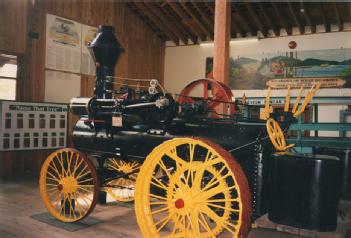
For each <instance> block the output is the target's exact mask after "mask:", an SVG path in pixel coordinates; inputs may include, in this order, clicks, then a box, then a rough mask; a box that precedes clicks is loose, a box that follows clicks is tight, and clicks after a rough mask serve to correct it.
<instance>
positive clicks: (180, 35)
mask: <svg viewBox="0 0 351 238" xmlns="http://www.w3.org/2000/svg"><path fill="white" fill-rule="evenodd" d="M145 4H146V6H147V8H149V10H150V11H151V12H152V13H153V14H154V15H156V16H157V17H158V18H160V19H161V21H162V22H163V23H164V24H165V25H166V26H167V28H168V29H169V30H171V31H173V32H174V34H175V35H176V36H177V37H178V38H179V39H181V40H182V41H183V42H184V44H188V36H187V35H186V34H184V33H183V32H182V30H181V29H179V27H178V26H177V25H176V24H173V22H171V21H170V20H169V19H168V17H167V16H166V15H165V14H164V12H163V11H162V10H161V9H160V8H157V7H156V6H155V5H154V3H152V2H145Z"/></svg>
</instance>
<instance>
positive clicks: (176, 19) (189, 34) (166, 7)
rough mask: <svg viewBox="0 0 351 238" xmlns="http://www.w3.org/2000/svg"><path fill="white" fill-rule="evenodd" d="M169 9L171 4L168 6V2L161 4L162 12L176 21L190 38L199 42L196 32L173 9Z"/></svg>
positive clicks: (195, 42)
mask: <svg viewBox="0 0 351 238" xmlns="http://www.w3.org/2000/svg"><path fill="white" fill-rule="evenodd" d="M168 9H170V6H168V4H167V2H164V3H162V4H160V10H161V12H163V13H164V14H165V15H166V16H168V18H169V19H171V21H172V22H174V24H175V25H177V26H178V27H179V29H180V30H181V32H183V34H185V35H186V36H187V37H188V38H189V39H191V40H192V42H193V43H194V44H197V42H198V39H197V36H196V34H194V33H193V32H192V30H191V29H189V27H188V26H187V25H186V24H184V23H183V22H182V21H181V20H179V17H178V16H177V17H176V16H175V14H174V13H173V10H172V12H170V11H169V10H168Z"/></svg>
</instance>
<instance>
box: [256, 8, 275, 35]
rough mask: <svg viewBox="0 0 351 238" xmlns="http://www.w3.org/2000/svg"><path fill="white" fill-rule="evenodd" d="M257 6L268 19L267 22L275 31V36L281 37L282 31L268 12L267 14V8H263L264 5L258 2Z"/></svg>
mask: <svg viewBox="0 0 351 238" xmlns="http://www.w3.org/2000/svg"><path fill="white" fill-rule="evenodd" d="M257 4H258V6H259V8H260V9H261V12H262V15H263V17H264V18H265V19H266V22H267V23H268V25H269V27H270V28H271V29H272V30H273V32H274V34H275V35H276V36H280V29H279V27H277V25H276V24H275V23H273V20H272V19H271V17H270V16H269V15H268V14H267V12H266V10H265V8H264V7H263V5H262V3H261V2H258V3H257Z"/></svg>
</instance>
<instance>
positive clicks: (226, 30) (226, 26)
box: [213, 0, 231, 85]
mask: <svg viewBox="0 0 351 238" xmlns="http://www.w3.org/2000/svg"><path fill="white" fill-rule="evenodd" d="M230 13H231V11H230V2H229V1H223V0H216V8H215V28H214V55H213V76H214V79H215V80H217V81H220V82H223V83H225V84H226V85H228V84H229V68H228V67H229V41H230V20H231V17H230Z"/></svg>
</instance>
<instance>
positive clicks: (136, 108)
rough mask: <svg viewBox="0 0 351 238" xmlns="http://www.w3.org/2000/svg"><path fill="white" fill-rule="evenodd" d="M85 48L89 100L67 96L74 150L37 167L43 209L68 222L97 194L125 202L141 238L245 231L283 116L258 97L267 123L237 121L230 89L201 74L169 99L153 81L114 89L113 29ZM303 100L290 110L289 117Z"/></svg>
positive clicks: (279, 146) (280, 144)
mask: <svg viewBox="0 0 351 238" xmlns="http://www.w3.org/2000/svg"><path fill="white" fill-rule="evenodd" d="M88 47H89V49H90V51H91V53H92V55H93V56H94V58H95V62H96V81H95V88H94V97H92V98H73V99H72V100H71V106H70V107H71V111H72V112H73V113H74V114H76V115H79V120H78V122H77V123H76V125H75V127H74V129H73V134H72V137H73V142H74V149H73V148H65V149H61V150H58V151H56V152H54V153H52V154H51V155H50V156H49V157H48V158H47V159H46V160H45V161H44V163H43V166H42V169H41V173H40V182H39V185H40V194H41V197H42V200H43V201H44V203H45V205H46V207H47V209H48V211H49V212H50V213H51V214H52V215H53V216H54V217H55V218H57V219H58V220H60V221H64V222H75V221H78V220H81V219H83V218H84V217H86V216H87V215H88V214H89V213H90V212H91V211H92V210H93V209H94V207H95V205H96V203H97V199H98V196H99V193H101V192H106V193H108V194H109V195H110V196H112V197H113V198H114V199H116V200H117V201H122V202H124V201H133V200H134V199H135V210H136V217H137V221H138V224H139V226H140V230H141V232H142V234H143V236H144V237H147V238H151V237H217V236H218V235H220V234H223V235H224V236H226V235H227V236H230V237H246V236H247V234H248V232H249V229H250V226H251V219H252V218H253V219H254V218H256V217H258V216H260V215H262V214H263V213H265V212H266V211H267V175H268V168H267V160H268V159H269V156H270V155H271V153H272V152H273V151H274V148H273V146H272V143H271V142H273V145H274V147H275V149H276V150H279V151H285V150H286V149H288V148H289V147H291V146H290V145H289V146H288V145H286V142H285V140H284V132H283V131H284V130H285V129H286V128H287V127H288V126H289V123H291V122H292V121H293V120H294V117H293V115H292V113H290V112H284V113H282V114H280V115H274V118H275V119H273V118H270V116H272V115H271V114H270V113H269V100H267V103H266V108H265V115H266V118H267V128H266V127H265V126H262V124H260V123H257V122H258V121H254V120H250V119H247V118H239V117H238V116H237V115H236V114H235V113H234V110H235V108H234V104H233V103H232V101H231V100H232V98H231V96H232V95H231V92H230V89H228V88H227V87H226V86H225V85H223V84H221V83H218V82H216V81H213V80H208V79H202V80H196V81H194V82H192V83H190V84H189V85H188V86H187V87H186V88H185V89H184V90H183V92H182V93H181V95H179V97H178V101H175V99H174V98H173V97H172V96H171V95H169V94H167V93H166V92H165V90H164V89H163V88H162V87H161V86H160V85H159V84H158V82H157V81H155V80H151V81H150V82H149V84H150V85H149V86H148V89H147V90H146V91H145V90H141V91H136V90H135V89H132V88H130V87H121V88H120V89H119V90H116V89H115V87H114V85H115V84H116V83H115V82H114V67H115V64H116V63H117V60H118V58H119V56H120V54H121V53H122V52H123V49H122V48H121V46H120V44H119V42H118V41H117V39H116V38H115V37H114V29H113V28H112V27H109V26H102V27H100V29H99V33H98V35H97V37H96V38H95V39H94V41H93V42H91V44H90V45H89V46H88ZM196 85H197V86H199V85H203V86H204V88H205V90H204V97H203V98H201V99H200V100H199V99H194V98H193V97H189V91H191V90H192V89H193V88H195V86H196ZM208 89H211V91H212V97H209V95H208V92H209V90H208ZM309 96H310V98H311V97H312V96H313V92H312V93H311V94H309ZM306 98H308V97H306ZM305 101H306V100H305ZM307 102H308V100H307V101H306V103H303V105H302V107H301V108H300V109H296V107H295V106H294V108H295V112H296V113H295V114H296V115H297V114H299V113H302V112H303V109H304V107H305V106H306V104H307ZM223 105H226V108H225V109H224V111H225V112H224V113H223V112H221V113H220V112H219V111H221V110H217V108H218V107H219V106H222V107H223ZM296 105H297V104H296ZM288 107H289V105H288ZM222 111H223V110H222ZM281 118H284V119H283V120H281ZM278 119H279V120H278ZM277 121H279V123H278V122H277ZM280 125H282V127H281V126H280ZM281 128H283V129H281ZM267 132H268V133H267ZM269 139H270V140H269ZM94 162H95V163H94Z"/></svg>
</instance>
